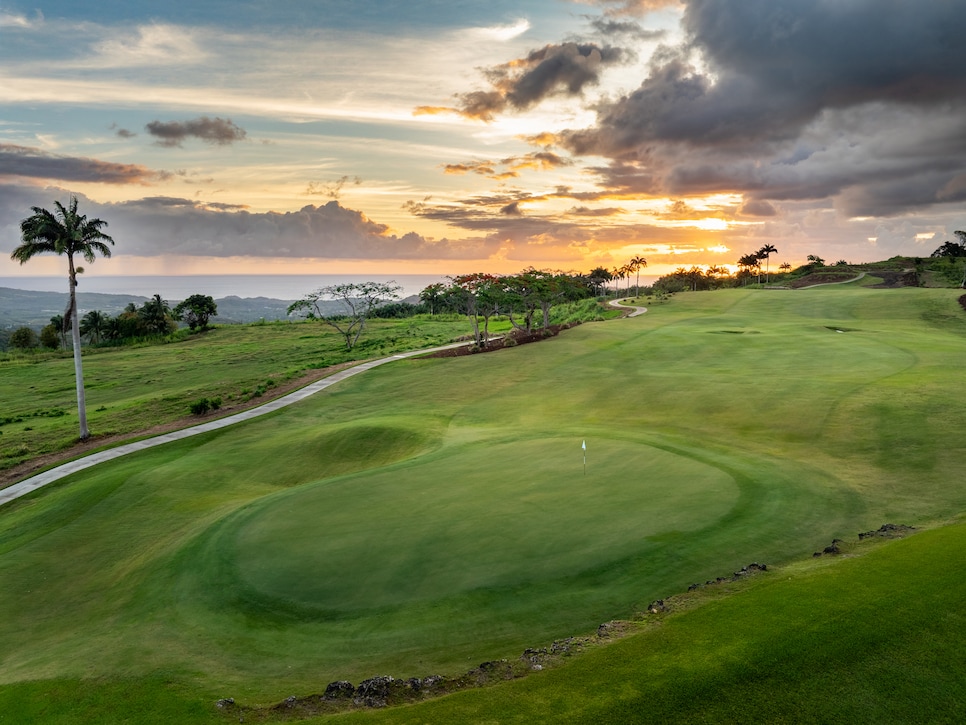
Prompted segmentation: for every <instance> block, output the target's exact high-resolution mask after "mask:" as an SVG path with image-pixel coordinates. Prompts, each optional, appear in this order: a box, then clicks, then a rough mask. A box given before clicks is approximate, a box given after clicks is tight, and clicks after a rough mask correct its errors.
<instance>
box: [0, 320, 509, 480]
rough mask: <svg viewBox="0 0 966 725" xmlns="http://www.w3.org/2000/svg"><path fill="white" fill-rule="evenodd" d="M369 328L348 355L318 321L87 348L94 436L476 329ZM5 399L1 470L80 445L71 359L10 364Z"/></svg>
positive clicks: (448, 324) (417, 323)
mask: <svg viewBox="0 0 966 725" xmlns="http://www.w3.org/2000/svg"><path fill="white" fill-rule="evenodd" d="M507 324H508V323H503V325H504V326H506V325H507ZM498 326H499V324H498ZM367 329H368V331H367V333H366V334H365V336H364V337H363V338H362V339H361V340H360V343H359V344H358V345H357V346H356V348H355V349H354V350H353V351H352V352H351V353H347V352H346V350H345V346H344V344H343V341H342V339H341V337H340V336H339V335H338V333H336V332H335V331H334V330H332V329H331V328H329V327H326V326H325V325H323V324H321V323H318V322H283V323H268V324H261V323H256V324H252V325H232V326H221V327H216V328H213V329H212V330H210V331H208V332H206V333H204V334H197V335H182V336H179V337H178V339H177V340H176V341H173V342H167V343H162V344H151V345H139V346H133V347H121V348H107V347H105V348H85V352H84V377H85V389H86V393H87V414H88V422H89V426H90V429H91V432H92V434H93V435H95V436H102V437H103V436H109V435H115V434H119V433H120V434H124V433H133V432H137V431H140V430H144V429H146V428H150V427H152V426H155V425H159V424H164V423H168V422H171V421H175V420H179V419H183V418H188V417H189V415H190V414H189V406H190V404H191V403H193V402H195V401H196V400H199V399H200V398H221V399H222V403H223V405H224V406H226V407H230V406H232V405H233V404H237V403H239V402H247V401H249V400H251V399H252V398H258V397H261V396H263V395H264V394H266V393H267V392H270V391H271V390H272V388H274V387H276V386H278V385H280V384H283V383H285V382H287V381H289V380H291V379H293V378H297V377H299V376H301V375H303V374H305V373H306V372H309V371H311V370H314V369H318V368H325V367H328V366H330V365H336V364H339V363H342V362H345V361H347V360H362V359H366V358H371V357H380V356H383V355H387V354H391V353H393V352H398V351H401V350H413V349H419V348H421V347H430V346H433V345H439V344H444V343H447V342H450V341H451V340H452V339H453V338H455V337H457V336H459V335H464V334H467V332H468V331H469V329H470V328H469V323H467V322H466V320H465V319H462V318H460V317H459V316H456V315H450V316H446V317H440V318H431V317H429V316H426V317H421V318H419V319H411V320H371V321H370V322H369V323H368V325H367ZM0 399H2V400H3V409H2V410H0V469H3V468H9V467H11V466H14V465H17V464H18V463H21V462H23V461H26V460H29V459H30V458H32V457H35V456H37V455H41V454H44V453H50V452H53V451H59V450H63V449H66V448H68V447H70V446H71V445H73V444H74V443H75V442H76V440H77V399H76V394H75V390H74V367H73V359H72V358H71V357H70V356H69V355H67V354H42V353H37V354H34V355H24V354H21V355H7V356H5V358H4V359H3V360H0Z"/></svg>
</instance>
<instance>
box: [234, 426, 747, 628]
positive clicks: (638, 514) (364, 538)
mask: <svg viewBox="0 0 966 725" xmlns="http://www.w3.org/2000/svg"><path fill="white" fill-rule="evenodd" d="M581 453H582V450H581V441H580V440H577V439H574V438H556V439H554V438H551V439H537V440H523V441H515V442H501V443H478V444H475V445H468V446H461V447H457V448H455V449H452V448H451V449H447V451H446V455H445V456H436V457H432V458H431V460H429V461H426V462H422V461H416V462H410V463H408V464H406V465H401V466H393V467H390V468H388V469H381V470H377V471H374V472H371V473H365V474H360V475H355V476H347V477H343V478H340V479H337V480H335V481H325V482H319V483H316V484H314V485H308V486H303V487H300V488H297V489H294V490H289V491H285V492H284V493H282V494H280V495H277V496H273V497H270V498H268V499H264V500H262V501H260V502H258V504H256V505H254V506H252V507H250V508H249V509H247V510H246V511H245V513H244V515H242V516H239V517H236V519H235V521H234V522H233V525H232V526H231V527H230V528H229V530H228V531H227V532H222V534H221V540H222V541H224V542H226V543H225V544H224V545H225V546H227V547H230V548H229V555H228V557H227V560H228V562H229V563H230V566H231V570H232V572H233V573H234V576H235V577H236V579H237V581H236V582H235V585H236V586H239V587H243V588H245V589H247V590H249V591H250V592H251V593H253V594H254V595H256V596H257V597H258V598H260V599H261V600H262V601H263V603H264V604H265V605H266V606H268V605H269V604H270V605H271V606H272V607H273V608H280V607H284V606H285V605H286V604H287V603H294V604H295V605H296V606H297V607H299V608H300V609H301V610H303V611H305V610H319V611H320V612H324V613H325V614H326V615H327V616H332V615H333V614H334V613H335V612H340V613H343V614H345V613H350V612H353V611H355V610H359V609H371V608H382V607H386V606H398V605H403V604H410V603H413V602H425V601H431V600H433V599H436V598H440V597H443V596H453V595H455V594H458V593H460V592H465V591H468V590H472V589H481V588H492V587H497V588H500V587H507V586H520V585H522V584H525V583H530V584H531V585H532V584H533V583H535V582H540V581H544V580H548V579H554V578H559V577H562V576H565V575H568V574H571V573H573V572H578V571H583V570H587V569H591V568H595V567H599V566H601V565H606V564H609V563H610V562H612V561H615V560H618V559H623V558H625V557H628V556H632V555H635V554H638V553H640V552H641V551H642V550H643V549H645V548H646V547H647V542H648V539H649V537H653V536H656V535H660V534H667V533H670V532H685V531H693V530H696V529H699V528H703V527H708V526H712V525H714V524H715V523H716V522H717V521H718V520H719V519H721V518H722V517H723V516H724V515H726V514H727V513H728V512H729V511H730V510H731V509H732V508H733V506H734V505H735V503H736V501H737V500H738V496H739V490H738V486H737V485H736V484H735V482H734V480H733V479H732V478H731V477H730V476H729V475H728V474H727V473H725V472H723V471H721V470H719V469H717V468H714V467H712V466H709V465H707V464H705V463H701V462H699V461H696V460H693V459H691V458H686V457H683V456H680V455H675V454H673V453H669V452H667V451H663V450H660V449H658V448H654V447H651V446H647V445H643V444H640V443H635V442H632V441H620V440H617V441H592V442H591V451H590V463H589V466H588V468H589V470H588V471H587V473H586V474H585V473H584V468H583V462H582V456H581Z"/></svg>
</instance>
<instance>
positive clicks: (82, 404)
mask: <svg viewBox="0 0 966 725" xmlns="http://www.w3.org/2000/svg"><path fill="white" fill-rule="evenodd" d="M67 262H68V265H69V267H70V333H71V342H73V343H74V381H75V384H76V386H77V418H78V420H79V421H80V439H81V440H82V441H84V440H87V439H88V438H90V437H91V433H90V431H89V430H87V401H86V398H85V395H84V369H83V367H82V365H81V338H80V323H79V321H78V319H77V294H76V290H77V273H76V272H75V271H74V259H73V257H71V256H68V257H67Z"/></svg>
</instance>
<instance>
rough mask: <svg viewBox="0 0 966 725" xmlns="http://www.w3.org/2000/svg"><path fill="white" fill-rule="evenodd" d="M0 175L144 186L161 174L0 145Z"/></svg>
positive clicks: (133, 165)
mask: <svg viewBox="0 0 966 725" xmlns="http://www.w3.org/2000/svg"><path fill="white" fill-rule="evenodd" d="M0 176H20V177H27V178H35V179H52V180H58V181H85V182H94V183H99V184H147V183H148V182H150V181H152V180H154V179H157V178H159V177H162V176H165V174H164V172H157V171H152V170H151V169H148V168H146V167H144V166H140V165H137V164H115V163H112V162H108V161H98V160H97V159H87V158H83V157H78V156H60V155H57V154H51V153H48V152H46V151H42V150H40V149H37V148H30V147H28V146H14V145H13V144H0Z"/></svg>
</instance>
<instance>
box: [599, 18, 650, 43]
mask: <svg viewBox="0 0 966 725" xmlns="http://www.w3.org/2000/svg"><path fill="white" fill-rule="evenodd" d="M590 26H591V27H592V28H593V29H594V30H596V31H597V32H598V33H599V34H600V35H602V36H604V37H608V38H612V37H614V36H615V35H620V36H623V37H625V38H629V39H631V40H638V41H644V40H658V39H660V38H663V37H664V36H665V35H667V32H666V31H664V30H648V29H647V28H644V27H642V26H641V25H640V23H637V22H635V21H633V20H613V19H611V18H591V20H590Z"/></svg>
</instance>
